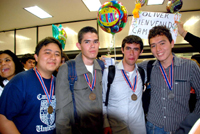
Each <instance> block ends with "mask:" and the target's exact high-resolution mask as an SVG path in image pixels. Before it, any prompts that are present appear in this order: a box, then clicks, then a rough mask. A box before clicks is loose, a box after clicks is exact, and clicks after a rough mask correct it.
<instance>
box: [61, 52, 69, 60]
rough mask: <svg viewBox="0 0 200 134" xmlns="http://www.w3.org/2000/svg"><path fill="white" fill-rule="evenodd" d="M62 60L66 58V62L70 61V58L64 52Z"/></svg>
mask: <svg viewBox="0 0 200 134" xmlns="http://www.w3.org/2000/svg"><path fill="white" fill-rule="evenodd" d="M62 58H65V61H68V60H69V57H68V56H67V54H65V53H64V52H63V53H62Z"/></svg>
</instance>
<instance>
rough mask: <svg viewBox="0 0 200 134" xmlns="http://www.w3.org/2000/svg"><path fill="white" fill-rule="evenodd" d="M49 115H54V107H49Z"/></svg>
mask: <svg viewBox="0 0 200 134" xmlns="http://www.w3.org/2000/svg"><path fill="white" fill-rule="evenodd" d="M48 113H49V114H52V113H53V107H52V106H49V107H48Z"/></svg>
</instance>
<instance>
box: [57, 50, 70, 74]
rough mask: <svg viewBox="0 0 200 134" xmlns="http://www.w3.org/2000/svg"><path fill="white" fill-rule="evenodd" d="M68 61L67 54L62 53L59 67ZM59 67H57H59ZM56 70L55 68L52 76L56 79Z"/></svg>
mask: <svg viewBox="0 0 200 134" xmlns="http://www.w3.org/2000/svg"><path fill="white" fill-rule="evenodd" d="M68 60H69V57H68V56H67V54H65V53H64V52H63V53H62V58H61V62H60V66H61V65H63V64H64V63H65V62H66V61H68ZM60 66H59V67H60ZM58 69H59V68H57V69H56V70H55V71H54V72H53V75H54V76H55V77H56V76H57V73H58Z"/></svg>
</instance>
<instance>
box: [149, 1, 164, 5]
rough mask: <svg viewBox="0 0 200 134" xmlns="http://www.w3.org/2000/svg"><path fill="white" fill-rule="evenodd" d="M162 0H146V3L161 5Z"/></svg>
mask: <svg viewBox="0 0 200 134" xmlns="http://www.w3.org/2000/svg"><path fill="white" fill-rule="evenodd" d="M163 2H164V0H148V2H147V5H162V4H163Z"/></svg>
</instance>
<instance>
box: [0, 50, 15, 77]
mask: <svg viewBox="0 0 200 134" xmlns="http://www.w3.org/2000/svg"><path fill="white" fill-rule="evenodd" d="M0 75H1V77H3V78H6V79H8V80H10V79H11V78H12V77H13V76H15V63H14V62H13V59H12V57H11V56H9V55H8V54H4V53H3V54H1V55H0Z"/></svg>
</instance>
